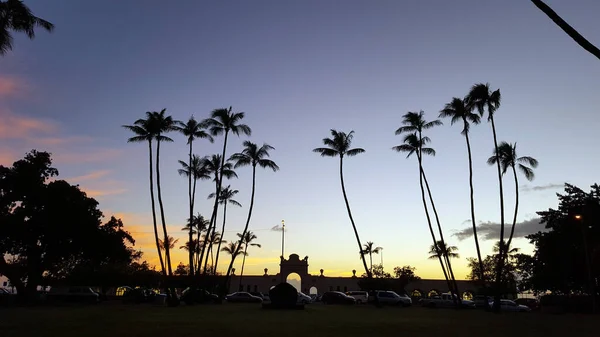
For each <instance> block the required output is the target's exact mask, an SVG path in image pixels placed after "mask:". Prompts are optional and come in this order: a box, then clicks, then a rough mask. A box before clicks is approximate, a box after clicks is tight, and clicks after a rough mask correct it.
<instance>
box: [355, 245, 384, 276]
mask: <svg viewBox="0 0 600 337" xmlns="http://www.w3.org/2000/svg"><path fill="white" fill-rule="evenodd" d="M373 245H374V243H373V242H372V241H367V243H365V244H364V245H363V247H364V248H363V250H362V251H361V252H360V256H361V259H362V257H363V255H369V261H370V262H369V270H371V273H373V254H379V251H380V250H381V247H373Z"/></svg>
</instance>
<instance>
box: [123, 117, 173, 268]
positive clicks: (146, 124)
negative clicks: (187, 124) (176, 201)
mask: <svg viewBox="0 0 600 337" xmlns="http://www.w3.org/2000/svg"><path fill="white" fill-rule="evenodd" d="M123 127H124V128H126V129H127V130H129V131H132V132H133V133H134V134H135V136H134V137H131V138H129V139H128V140H127V142H128V143H139V142H148V155H149V159H150V165H149V168H150V200H151V204H152V224H153V226H154V241H155V243H156V252H157V254H158V260H159V262H160V267H161V270H162V272H163V275H164V276H166V275H167V269H166V268H165V263H164V261H163V258H162V254H161V249H160V239H159V236H158V226H157V224H156V205H155V202H154V179H153V172H154V169H153V168H152V140H153V139H154V133H153V130H152V126H151V125H150V118H148V119H138V120H137V121H135V123H134V124H133V125H123Z"/></svg>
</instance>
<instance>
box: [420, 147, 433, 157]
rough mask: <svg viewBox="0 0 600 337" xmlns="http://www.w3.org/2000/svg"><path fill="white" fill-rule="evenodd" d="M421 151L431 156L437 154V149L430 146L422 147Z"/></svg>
mask: <svg viewBox="0 0 600 337" xmlns="http://www.w3.org/2000/svg"><path fill="white" fill-rule="evenodd" d="M421 152H422V153H423V154H426V155H429V156H435V150H434V149H432V148H430V147H423V148H421Z"/></svg>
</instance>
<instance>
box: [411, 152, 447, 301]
mask: <svg viewBox="0 0 600 337" xmlns="http://www.w3.org/2000/svg"><path fill="white" fill-rule="evenodd" d="M417 159H418V161H419V186H420V187H421V200H422V201H423V209H424V210H425V217H426V218H427V224H428V225H429V233H430V234H431V239H432V240H433V247H434V248H435V252H436V255H437V257H438V260H439V261H440V267H441V268H442V272H443V273H444V278H445V279H446V284H447V285H448V289H452V285H451V284H450V280H449V279H448V273H447V272H446V268H445V267H444V262H443V260H442V254H441V252H440V249H439V247H438V245H437V240H436V238H435V233H434V232H433V225H432V224H431V217H430V216H429V209H427V200H426V199H425V188H424V187H423V162H422V161H421V153H420V150H419V153H418V154H417Z"/></svg>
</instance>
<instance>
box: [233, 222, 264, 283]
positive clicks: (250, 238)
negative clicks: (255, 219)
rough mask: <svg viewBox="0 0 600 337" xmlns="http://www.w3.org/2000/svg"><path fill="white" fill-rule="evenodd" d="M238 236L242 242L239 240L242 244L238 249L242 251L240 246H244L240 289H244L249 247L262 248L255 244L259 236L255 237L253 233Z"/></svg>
mask: <svg viewBox="0 0 600 337" xmlns="http://www.w3.org/2000/svg"><path fill="white" fill-rule="evenodd" d="M237 236H238V237H239V238H240V240H239V242H240V243H239V244H238V249H240V246H244V252H243V253H242V255H243V256H244V258H243V260H242V271H241V272H240V288H241V287H242V277H243V276H244V265H246V256H248V247H250V246H252V247H258V248H261V247H262V246H261V245H260V244H259V243H253V242H254V240H256V239H257V236H256V235H254V233H252V232H251V231H248V232H245V233H244V234H240V233H237Z"/></svg>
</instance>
